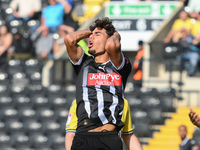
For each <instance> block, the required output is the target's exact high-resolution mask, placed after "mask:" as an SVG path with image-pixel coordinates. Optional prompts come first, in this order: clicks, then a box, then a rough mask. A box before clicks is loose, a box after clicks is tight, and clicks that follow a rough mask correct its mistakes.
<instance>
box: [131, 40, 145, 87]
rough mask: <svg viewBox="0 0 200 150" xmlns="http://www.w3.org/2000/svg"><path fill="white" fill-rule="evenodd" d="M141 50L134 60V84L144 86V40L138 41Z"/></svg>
mask: <svg viewBox="0 0 200 150" xmlns="http://www.w3.org/2000/svg"><path fill="white" fill-rule="evenodd" d="M138 45H139V50H138V52H137V55H136V56H135V60H134V62H133V73H134V74H133V84H134V87H142V64H143V56H144V49H143V41H141V40H140V41H139V42H138Z"/></svg>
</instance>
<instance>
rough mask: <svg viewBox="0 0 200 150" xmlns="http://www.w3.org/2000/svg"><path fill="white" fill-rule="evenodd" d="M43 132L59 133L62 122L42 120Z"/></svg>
mask: <svg viewBox="0 0 200 150" xmlns="http://www.w3.org/2000/svg"><path fill="white" fill-rule="evenodd" d="M41 124H42V132H43V133H46V134H48V133H58V132H59V131H60V127H61V126H60V124H59V123H58V122H56V121H52V120H48V121H46V120H45V121H43V120H42V121H41Z"/></svg>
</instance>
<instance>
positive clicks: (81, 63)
mask: <svg viewBox="0 0 200 150" xmlns="http://www.w3.org/2000/svg"><path fill="white" fill-rule="evenodd" d="M87 57H88V55H87V54H85V53H84V52H83V55H82V56H81V58H80V59H79V61H78V62H77V63H76V64H74V63H73V61H72V60H71V59H70V58H69V60H70V61H71V63H72V65H73V68H74V71H75V73H76V74H78V73H79V71H80V69H81V66H82V65H83V62H84V61H85V60H86V59H87Z"/></svg>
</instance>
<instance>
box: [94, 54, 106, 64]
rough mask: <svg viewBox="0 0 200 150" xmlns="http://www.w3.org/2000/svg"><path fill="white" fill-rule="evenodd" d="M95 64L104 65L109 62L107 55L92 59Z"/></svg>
mask: <svg viewBox="0 0 200 150" xmlns="http://www.w3.org/2000/svg"><path fill="white" fill-rule="evenodd" d="M94 60H95V62H96V63H106V62H108V61H109V60H110V58H109V56H108V54H103V55H98V56H95V58H94Z"/></svg>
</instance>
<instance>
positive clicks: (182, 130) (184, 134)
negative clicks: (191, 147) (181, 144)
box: [179, 127, 187, 139]
mask: <svg viewBox="0 0 200 150" xmlns="http://www.w3.org/2000/svg"><path fill="white" fill-rule="evenodd" d="M186 134H187V130H186V129H185V127H180V128H179V135H180V137H181V139H184V138H185V137H186Z"/></svg>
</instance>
